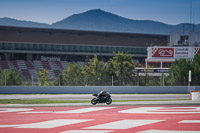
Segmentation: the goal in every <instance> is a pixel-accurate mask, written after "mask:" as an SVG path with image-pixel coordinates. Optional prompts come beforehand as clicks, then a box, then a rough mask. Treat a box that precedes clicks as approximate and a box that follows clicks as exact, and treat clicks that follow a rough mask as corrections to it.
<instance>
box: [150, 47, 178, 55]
mask: <svg viewBox="0 0 200 133" xmlns="http://www.w3.org/2000/svg"><path fill="white" fill-rule="evenodd" d="M152 57H174V48H152Z"/></svg>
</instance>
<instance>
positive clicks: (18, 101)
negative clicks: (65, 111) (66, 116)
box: [0, 99, 90, 104]
mask: <svg viewBox="0 0 200 133" xmlns="http://www.w3.org/2000/svg"><path fill="white" fill-rule="evenodd" d="M89 102H90V101H89V100H48V99H31V100H21V99H2V100H0V104H50V103H89Z"/></svg>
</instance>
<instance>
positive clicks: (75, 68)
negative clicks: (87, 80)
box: [62, 63, 84, 86]
mask: <svg viewBox="0 0 200 133" xmlns="http://www.w3.org/2000/svg"><path fill="white" fill-rule="evenodd" d="M62 80H63V85H68V86H79V85H84V79H83V74H82V68H81V66H80V65H78V64H75V63H70V64H69V66H68V68H67V69H65V70H64V71H63V73H62Z"/></svg>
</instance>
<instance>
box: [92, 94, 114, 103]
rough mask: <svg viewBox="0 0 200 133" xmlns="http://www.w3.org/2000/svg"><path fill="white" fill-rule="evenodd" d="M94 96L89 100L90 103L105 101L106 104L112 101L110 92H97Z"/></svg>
mask: <svg viewBox="0 0 200 133" xmlns="http://www.w3.org/2000/svg"><path fill="white" fill-rule="evenodd" d="M93 96H95V98H93V99H92V100H91V104H92V105H96V104H97V103H106V104H107V105H109V104H111V103H112V99H111V95H110V94H108V93H107V94H105V95H98V94H93Z"/></svg>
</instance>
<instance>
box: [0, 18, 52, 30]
mask: <svg viewBox="0 0 200 133" xmlns="http://www.w3.org/2000/svg"><path fill="white" fill-rule="evenodd" d="M0 25H3V26H19V27H38V28H50V25H48V24H44V23H37V22H32V21H23V20H16V19H12V18H0Z"/></svg>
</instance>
